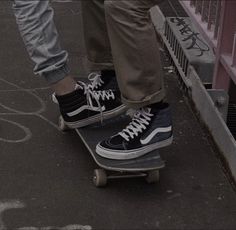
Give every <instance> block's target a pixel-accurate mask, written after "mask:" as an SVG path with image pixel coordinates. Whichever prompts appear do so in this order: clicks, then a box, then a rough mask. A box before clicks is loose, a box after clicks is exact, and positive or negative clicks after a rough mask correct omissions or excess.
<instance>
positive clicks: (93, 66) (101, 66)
mask: <svg viewBox="0 0 236 230" xmlns="http://www.w3.org/2000/svg"><path fill="white" fill-rule="evenodd" d="M88 67H89V70H90V71H101V70H114V64H113V63H109V62H104V63H96V62H92V61H90V60H88Z"/></svg>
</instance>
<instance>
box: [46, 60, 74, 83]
mask: <svg viewBox="0 0 236 230" xmlns="http://www.w3.org/2000/svg"><path fill="white" fill-rule="evenodd" d="M69 72H70V70H69V67H68V65H67V64H65V65H64V66H63V67H61V68H60V69H56V70H53V71H51V72H48V73H43V74H42V76H43V77H44V78H45V79H46V81H47V82H48V84H49V85H52V84H55V83H57V82H59V81H61V80H63V79H64V78H65V77H66V76H68V74H69Z"/></svg>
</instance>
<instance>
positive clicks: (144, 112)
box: [119, 108, 154, 141]
mask: <svg viewBox="0 0 236 230" xmlns="http://www.w3.org/2000/svg"><path fill="white" fill-rule="evenodd" d="M152 116H154V115H153V114H151V109H150V108H142V109H140V110H138V111H137V112H136V113H135V114H134V116H133V119H132V121H131V122H130V123H129V125H128V126H127V127H126V128H125V129H123V130H122V131H121V132H119V135H120V136H122V137H123V138H124V139H125V140H126V141H129V140H130V139H133V138H134V137H135V136H138V134H139V133H141V132H142V131H143V130H145V129H146V128H147V126H148V125H149V123H150V121H151V117H152Z"/></svg>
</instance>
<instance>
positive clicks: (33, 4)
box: [13, 0, 75, 95]
mask: <svg viewBox="0 0 236 230" xmlns="http://www.w3.org/2000/svg"><path fill="white" fill-rule="evenodd" d="M13 10H14V13H15V17H16V21H17V24H18V28H19V31H20V33H21V36H22V38H23V40H24V43H25V46H26V48H27V51H28V53H29V55H30V57H31V59H32V60H33V61H34V63H35V68H34V72H35V74H39V75H40V76H43V77H45V79H46V80H47V82H48V83H49V84H50V85H51V86H52V88H53V89H54V90H55V91H56V93H57V94H59V95H61V94H65V93H69V92H71V91H73V90H74V88H75V81H74V80H73V79H72V78H71V77H70V76H69V69H68V66H67V58H68V53H67V52H66V51H65V50H63V49H62V48H61V46H60V43H59V38H58V37H59V36H58V33H57V30H56V27H55V25H54V22H53V14H54V13H53V9H52V8H51V7H50V5H49V1H39V0H31V1H25V0H14V1H13Z"/></svg>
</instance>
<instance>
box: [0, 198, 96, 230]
mask: <svg viewBox="0 0 236 230" xmlns="http://www.w3.org/2000/svg"><path fill="white" fill-rule="evenodd" d="M25 207H26V205H25V204H24V203H23V202H21V201H19V200H10V201H2V202H0V230H10V229H8V228H7V226H6V225H5V223H4V221H3V213H4V212H5V211H7V210H10V209H22V208H25ZM16 230H92V227H91V226H89V225H80V224H70V225H66V226H63V227H57V226H47V227H33V226H29V227H19V228H17V229H16Z"/></svg>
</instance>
